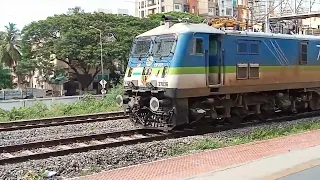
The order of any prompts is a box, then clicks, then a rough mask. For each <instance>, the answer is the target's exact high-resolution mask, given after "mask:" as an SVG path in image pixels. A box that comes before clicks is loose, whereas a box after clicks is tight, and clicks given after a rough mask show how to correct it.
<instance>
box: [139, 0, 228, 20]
mask: <svg viewBox="0 0 320 180" xmlns="http://www.w3.org/2000/svg"><path fill="white" fill-rule="evenodd" d="M218 1H224V0H218ZM228 1H230V0H228ZM231 2H232V0H231ZM217 4H218V2H217V0H136V7H135V15H136V16H137V17H140V18H144V17H147V16H148V15H149V14H156V13H164V12H170V11H177V12H189V13H193V14H197V15H200V16H216V15H218V14H219V12H218V8H217V7H218V6H217Z"/></svg>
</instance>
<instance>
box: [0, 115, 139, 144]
mask: <svg viewBox="0 0 320 180" xmlns="http://www.w3.org/2000/svg"><path fill="white" fill-rule="evenodd" d="M129 129H134V126H133V124H132V123H131V122H130V120H127V119H124V120H113V121H104V122H94V123H83V124H74V125H65V126H52V127H45V128H35V129H26V130H19V131H9V132H0V146H7V145H14V144H21V143H27V142H34V141H43V140H51V139H55V138H63V137H71V136H80V135H90V134H95V133H104V132H112V131H121V130H129Z"/></svg>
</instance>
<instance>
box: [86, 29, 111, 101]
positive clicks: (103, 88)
mask: <svg viewBox="0 0 320 180" xmlns="http://www.w3.org/2000/svg"><path fill="white" fill-rule="evenodd" d="M90 28H93V29H95V30H97V31H99V33H100V64H101V75H102V79H101V81H100V84H101V86H102V89H101V94H102V95H103V97H104V95H105V94H106V90H105V88H106V84H107V82H106V80H105V79H104V70H103V69H104V68H103V58H102V51H103V50H102V31H101V30H100V29H98V28H96V27H93V26H90Z"/></svg>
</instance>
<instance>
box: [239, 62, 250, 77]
mask: <svg viewBox="0 0 320 180" xmlns="http://www.w3.org/2000/svg"><path fill="white" fill-rule="evenodd" d="M237 79H248V64H247V63H239V64H237Z"/></svg>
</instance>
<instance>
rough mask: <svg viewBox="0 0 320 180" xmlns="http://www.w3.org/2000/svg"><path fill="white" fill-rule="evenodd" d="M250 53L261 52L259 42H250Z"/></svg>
mask: <svg viewBox="0 0 320 180" xmlns="http://www.w3.org/2000/svg"><path fill="white" fill-rule="evenodd" d="M249 46H250V54H259V44H258V43H255V42H250V44H249Z"/></svg>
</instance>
